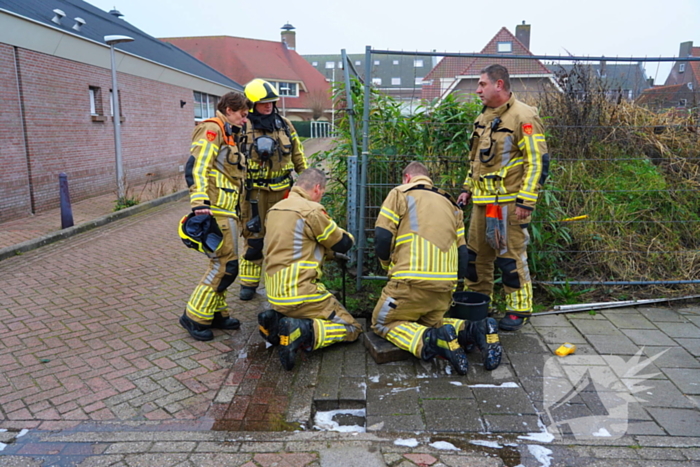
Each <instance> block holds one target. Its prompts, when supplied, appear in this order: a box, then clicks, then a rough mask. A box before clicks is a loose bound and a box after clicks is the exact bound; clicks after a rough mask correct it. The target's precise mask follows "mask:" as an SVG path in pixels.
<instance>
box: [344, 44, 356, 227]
mask: <svg viewBox="0 0 700 467" xmlns="http://www.w3.org/2000/svg"><path fill="white" fill-rule="evenodd" d="M340 53H341V56H342V59H343V75H344V79H345V111H346V112H347V115H348V124H349V126H350V140H351V143H352V155H351V156H350V157H348V167H347V169H348V231H350V233H351V234H353V236H354V237H355V238H357V239H358V241H359V238H360V236H359V233H358V229H357V226H358V221H357V219H358V213H359V211H358V209H357V204H358V199H357V197H358V186H357V136H356V135H355V103H354V102H353V99H352V89H351V87H350V66H349V65H348V55H347V53H346V51H345V49H342V50H341V51H340Z"/></svg>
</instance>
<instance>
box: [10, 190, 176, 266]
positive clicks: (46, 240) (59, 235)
mask: <svg viewBox="0 0 700 467" xmlns="http://www.w3.org/2000/svg"><path fill="white" fill-rule="evenodd" d="M187 193H188V190H181V191H178V192H176V193H172V194H170V195H167V196H163V197H162V198H157V199H154V200H151V201H146V202H144V203H139V204H137V205H136V206H131V207H129V208H126V209H122V210H120V211H116V212H112V213H109V214H106V215H104V216H102V217H98V218H97V219H94V220H91V221H87V222H83V223H82V224H78V225H74V226H73V227H69V228H67V229H63V230H59V231H56V232H51V233H50V234H46V235H42V236H41V237H38V238H35V239H32V240H27V241H26V242H22V243H18V244H16V245H11V246H8V247H5V248H2V249H0V261H2V260H5V259H8V258H12V257H14V256H17V255H20V254H22V253H26V252H28V251H32V250H35V249H37V248H40V247H42V246H45V245H50V244H51V243H55V242H58V241H60V240H64V239H66V238H69V237H72V236H74V235H77V234H80V233H83V232H87V231H89V230H92V229H95V228H97V227H101V226H103V225H107V224H109V223H111V222H114V221H117V220H119V219H124V218H125V217H129V216H133V215H134V214H139V213H141V212H144V211H147V210H148V209H151V208H153V207H156V206H160V205H161V204H165V203H170V202H172V201H177V200H179V199H180V198H183V197H184V196H186V195H187Z"/></svg>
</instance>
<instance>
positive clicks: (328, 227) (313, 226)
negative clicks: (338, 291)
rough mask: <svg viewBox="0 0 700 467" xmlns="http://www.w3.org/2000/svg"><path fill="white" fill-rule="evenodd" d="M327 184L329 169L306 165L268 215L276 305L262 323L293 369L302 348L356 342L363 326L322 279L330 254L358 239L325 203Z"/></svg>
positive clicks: (269, 275) (270, 281) (268, 270)
mask: <svg viewBox="0 0 700 467" xmlns="http://www.w3.org/2000/svg"><path fill="white" fill-rule="evenodd" d="M325 187H326V176H325V175H324V174H323V172H321V171H320V170H318V169H313V168H312V169H306V170H305V171H304V172H303V173H302V174H301V175H299V177H298V178H297V181H296V185H295V186H294V187H293V188H292V190H291V193H290V194H289V197H288V198H287V199H284V200H282V201H280V202H279V203H277V204H275V205H274V206H273V207H272V208H270V211H269V212H268V216H267V233H266V235H265V262H266V265H265V284H266V289H267V297H268V300H269V302H270V304H271V305H272V307H273V308H274V310H267V311H264V312H262V313H260V314H259V315H258V324H259V325H260V327H259V329H260V333H261V334H262V336H263V338H265V339H266V340H267V341H268V342H269V343H271V344H273V345H279V357H280V362H281V363H282V366H283V367H284V368H285V369H287V370H291V369H292V368H294V360H295V358H296V355H297V352H298V350H299V349H305V350H309V351H310V350H317V349H320V348H322V347H327V346H329V345H331V344H334V343H337V342H341V341H347V342H352V341H354V340H356V339H357V337H358V336H359V335H360V332H361V330H362V329H361V327H360V324H359V323H358V322H357V321H355V319H354V318H353V317H352V315H351V314H350V313H348V312H347V310H345V308H344V307H343V305H341V304H340V302H339V301H338V300H337V299H336V298H335V297H334V296H333V295H332V294H331V293H330V292H329V291H328V290H327V289H326V287H325V286H324V285H323V283H321V282H320V278H321V274H322V272H321V269H322V267H323V261H324V258H345V259H347V257H346V256H345V255H344V253H346V252H347V251H348V250H350V248H351V247H352V245H353V243H354V241H353V238H352V236H351V235H350V234H349V233H348V232H346V231H345V230H343V229H341V228H340V227H338V225H337V224H336V223H335V222H334V221H333V219H331V218H330V216H329V215H328V214H327V213H326V211H325V209H324V208H323V206H322V205H321V204H319V201H320V200H321V197H322V196H323V193H324V192H325Z"/></svg>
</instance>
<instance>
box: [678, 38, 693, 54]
mask: <svg viewBox="0 0 700 467" xmlns="http://www.w3.org/2000/svg"><path fill="white" fill-rule="evenodd" d="M692 51H693V41H688V42H681V49H680V50H679V51H678V58H685V57H690V55H691V53H692Z"/></svg>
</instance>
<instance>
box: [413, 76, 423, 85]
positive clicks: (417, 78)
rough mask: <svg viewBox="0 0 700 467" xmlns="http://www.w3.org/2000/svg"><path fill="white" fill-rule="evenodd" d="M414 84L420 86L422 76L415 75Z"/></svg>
mask: <svg viewBox="0 0 700 467" xmlns="http://www.w3.org/2000/svg"><path fill="white" fill-rule="evenodd" d="M415 84H416V86H422V85H423V78H421V77H418V76H417V77H416V83H415Z"/></svg>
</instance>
